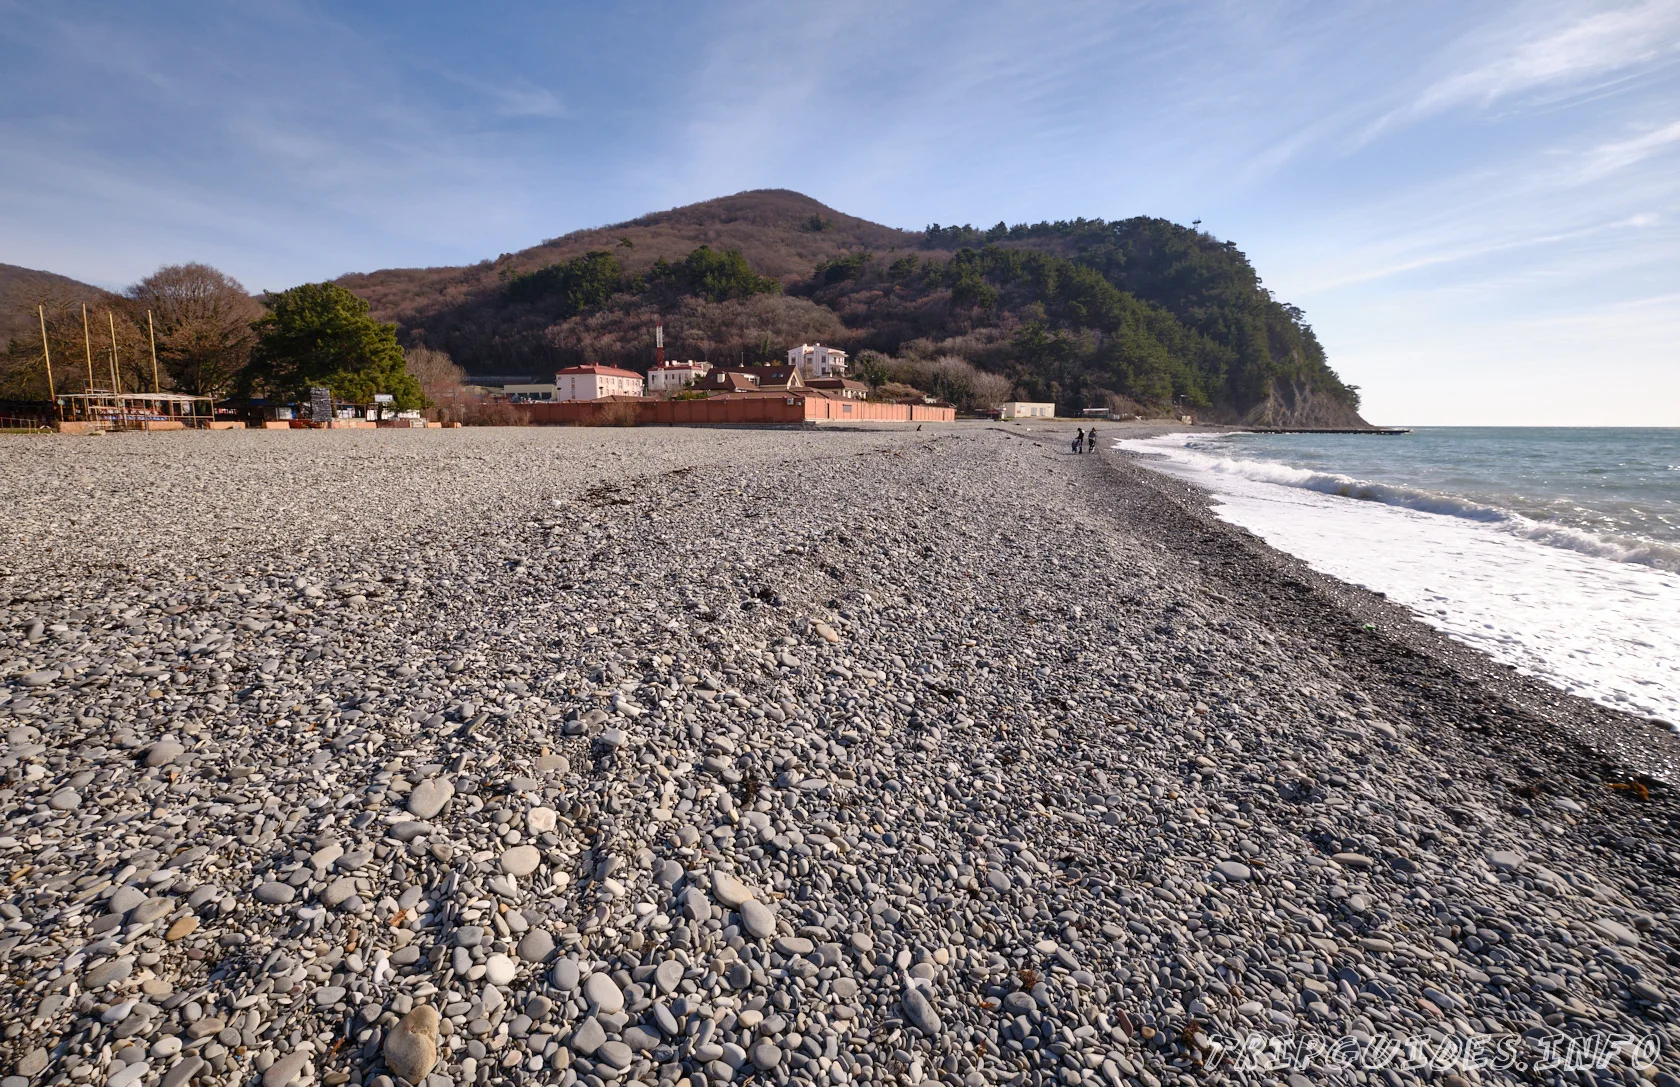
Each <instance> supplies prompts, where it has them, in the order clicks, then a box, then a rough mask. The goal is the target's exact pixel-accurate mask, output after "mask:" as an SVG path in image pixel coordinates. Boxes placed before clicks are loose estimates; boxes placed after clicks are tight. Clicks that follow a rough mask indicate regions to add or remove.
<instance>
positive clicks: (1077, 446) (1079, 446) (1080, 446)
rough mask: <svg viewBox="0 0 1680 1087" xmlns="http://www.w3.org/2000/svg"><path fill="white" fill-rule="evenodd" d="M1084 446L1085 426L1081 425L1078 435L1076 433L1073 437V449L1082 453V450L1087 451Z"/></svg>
mask: <svg viewBox="0 0 1680 1087" xmlns="http://www.w3.org/2000/svg"><path fill="white" fill-rule="evenodd" d="M1084 446H1085V428H1084V427H1080V428H1079V433H1078V435H1076V436H1075V437H1074V439H1073V451H1074V452H1075V453H1082V452H1084V451H1085V450H1084Z"/></svg>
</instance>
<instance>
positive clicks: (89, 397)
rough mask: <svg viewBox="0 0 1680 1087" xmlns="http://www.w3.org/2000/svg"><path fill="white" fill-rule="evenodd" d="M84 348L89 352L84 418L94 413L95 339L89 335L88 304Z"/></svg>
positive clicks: (83, 319)
mask: <svg viewBox="0 0 1680 1087" xmlns="http://www.w3.org/2000/svg"><path fill="white" fill-rule="evenodd" d="M82 348H83V350H85V351H86V352H87V366H88V382H87V389H86V390H85V391H84V392H83V394H82V408H83V409H84V410H83V418H87V417H88V416H89V415H91V414H92V413H93V339H92V338H91V337H90V336H89V335H88V323H87V303H86V302H83V303H82Z"/></svg>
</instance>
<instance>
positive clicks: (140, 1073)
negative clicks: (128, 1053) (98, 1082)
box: [105, 1061, 152, 1087]
mask: <svg viewBox="0 0 1680 1087" xmlns="http://www.w3.org/2000/svg"><path fill="white" fill-rule="evenodd" d="M151 1070H152V1066H151V1063H150V1062H148V1061H137V1062H136V1063H134V1064H129V1065H123V1066H122V1067H120V1068H118V1069H116V1070H115V1071H113V1072H112V1073H111V1074H110V1076H108V1077H107V1078H106V1080H105V1087H134V1085H135V1084H136V1083H139V1082H141V1081H142V1080H144V1079H145V1078H146V1076H147V1074H148V1073H150V1072H151Z"/></svg>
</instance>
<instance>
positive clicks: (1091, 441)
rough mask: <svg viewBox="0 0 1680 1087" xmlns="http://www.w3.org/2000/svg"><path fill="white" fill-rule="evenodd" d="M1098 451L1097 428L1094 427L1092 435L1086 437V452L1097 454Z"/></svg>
mask: <svg viewBox="0 0 1680 1087" xmlns="http://www.w3.org/2000/svg"><path fill="white" fill-rule="evenodd" d="M1096 451H1097V428H1096V427H1092V428H1091V433H1089V434H1087V435H1085V452H1087V453H1095V452H1096Z"/></svg>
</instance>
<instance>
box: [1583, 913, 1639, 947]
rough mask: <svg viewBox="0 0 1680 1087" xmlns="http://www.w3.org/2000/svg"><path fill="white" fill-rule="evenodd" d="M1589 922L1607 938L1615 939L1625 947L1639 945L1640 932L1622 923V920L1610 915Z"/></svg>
mask: <svg viewBox="0 0 1680 1087" xmlns="http://www.w3.org/2000/svg"><path fill="white" fill-rule="evenodd" d="M1587 924H1589V925H1591V926H1592V927H1593V928H1595V929H1597V930H1598V931H1599V932H1600V933H1601V934H1602V935H1603V936H1604V937H1605V938H1607V939H1610V940H1614V941H1615V942H1616V943H1618V944H1621V945H1622V946H1623V947H1638V946H1639V934H1638V933H1636V932H1634V931H1633V930H1632V929H1630V928H1628V927H1627V926H1626V925H1624V924H1622V923H1621V922H1620V921H1614V920H1611V919H1610V918H1608V917H1600V918H1598V919H1597V920H1596V921H1589V922H1587Z"/></svg>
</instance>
